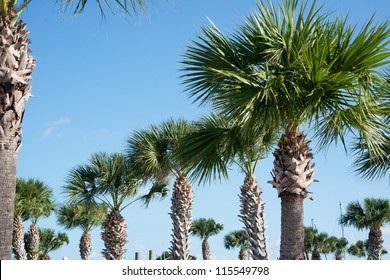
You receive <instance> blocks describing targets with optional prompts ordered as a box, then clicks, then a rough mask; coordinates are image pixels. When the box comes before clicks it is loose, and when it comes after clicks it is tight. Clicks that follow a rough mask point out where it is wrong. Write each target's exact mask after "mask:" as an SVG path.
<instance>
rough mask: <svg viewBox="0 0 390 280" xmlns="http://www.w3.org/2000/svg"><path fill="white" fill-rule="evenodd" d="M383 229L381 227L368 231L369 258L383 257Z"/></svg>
mask: <svg viewBox="0 0 390 280" xmlns="http://www.w3.org/2000/svg"><path fill="white" fill-rule="evenodd" d="M382 244H383V239H382V231H381V230H380V229H370V232H369V233H368V259H369V260H381V259H382V249H383V248H382Z"/></svg>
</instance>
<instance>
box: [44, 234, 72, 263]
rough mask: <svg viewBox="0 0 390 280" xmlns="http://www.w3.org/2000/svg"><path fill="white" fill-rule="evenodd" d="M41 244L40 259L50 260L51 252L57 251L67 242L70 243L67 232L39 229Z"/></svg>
mask: <svg viewBox="0 0 390 280" xmlns="http://www.w3.org/2000/svg"><path fill="white" fill-rule="evenodd" d="M39 236H40V244H39V257H38V259H40V260H50V256H49V253H50V252H53V251H57V250H58V249H60V248H61V247H62V246H63V245H64V244H65V243H66V244H69V238H68V235H67V234H66V233H62V232H58V233H57V234H56V233H55V231H54V230H52V229H39Z"/></svg>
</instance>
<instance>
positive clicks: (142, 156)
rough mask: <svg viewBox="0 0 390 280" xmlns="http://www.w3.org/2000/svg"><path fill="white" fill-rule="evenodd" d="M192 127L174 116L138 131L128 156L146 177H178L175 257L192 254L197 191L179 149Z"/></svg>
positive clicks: (173, 214) (173, 211)
mask: <svg viewBox="0 0 390 280" xmlns="http://www.w3.org/2000/svg"><path fill="white" fill-rule="evenodd" d="M192 129H193V127H192V125H191V124H190V123H189V122H187V121H185V120H183V119H179V120H174V119H170V120H167V121H164V122H162V123H161V124H160V125H159V126H156V125H151V126H150V127H149V128H148V129H143V130H140V131H137V132H135V133H134V134H133V135H131V136H130V138H129V139H128V141H127V148H126V149H127V151H126V153H127V157H128V160H129V161H130V162H131V163H132V169H133V170H136V172H137V174H142V176H143V178H144V179H145V180H152V181H157V182H158V181H164V182H169V180H170V178H172V177H175V182H174V184H173V193H172V198H171V201H172V204H171V213H170V216H171V219H172V224H173V229H172V241H171V248H170V251H171V259H172V260H187V259H188V257H189V244H188V243H189V232H190V227H191V221H192V201H193V191H192V186H191V184H190V182H189V178H188V174H189V172H190V167H188V166H187V165H185V164H184V163H183V162H182V161H181V160H180V157H177V155H176V153H177V150H178V149H179V148H180V143H181V139H182V138H183V137H185V136H186V135H187V134H189V133H190V132H191V131H192Z"/></svg>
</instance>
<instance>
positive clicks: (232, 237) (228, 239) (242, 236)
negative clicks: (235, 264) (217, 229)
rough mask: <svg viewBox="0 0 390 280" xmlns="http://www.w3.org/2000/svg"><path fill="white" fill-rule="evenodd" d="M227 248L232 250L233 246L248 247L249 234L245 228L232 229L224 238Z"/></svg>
mask: <svg viewBox="0 0 390 280" xmlns="http://www.w3.org/2000/svg"><path fill="white" fill-rule="evenodd" d="M223 243H224V245H225V248H226V249H228V250H230V249H233V248H240V249H245V250H246V249H247V248H248V236H247V233H246V231H245V230H236V231H231V232H229V233H228V234H226V235H225V237H224V238H223Z"/></svg>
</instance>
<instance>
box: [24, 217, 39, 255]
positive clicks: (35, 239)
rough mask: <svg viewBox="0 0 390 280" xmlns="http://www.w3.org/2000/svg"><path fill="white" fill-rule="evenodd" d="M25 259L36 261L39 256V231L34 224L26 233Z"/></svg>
mask: <svg viewBox="0 0 390 280" xmlns="http://www.w3.org/2000/svg"><path fill="white" fill-rule="evenodd" d="M26 249H27V259H28V260H37V259H38V256H39V230H38V227H37V225H36V224H31V226H30V229H29V231H28V232H27V244H26Z"/></svg>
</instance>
